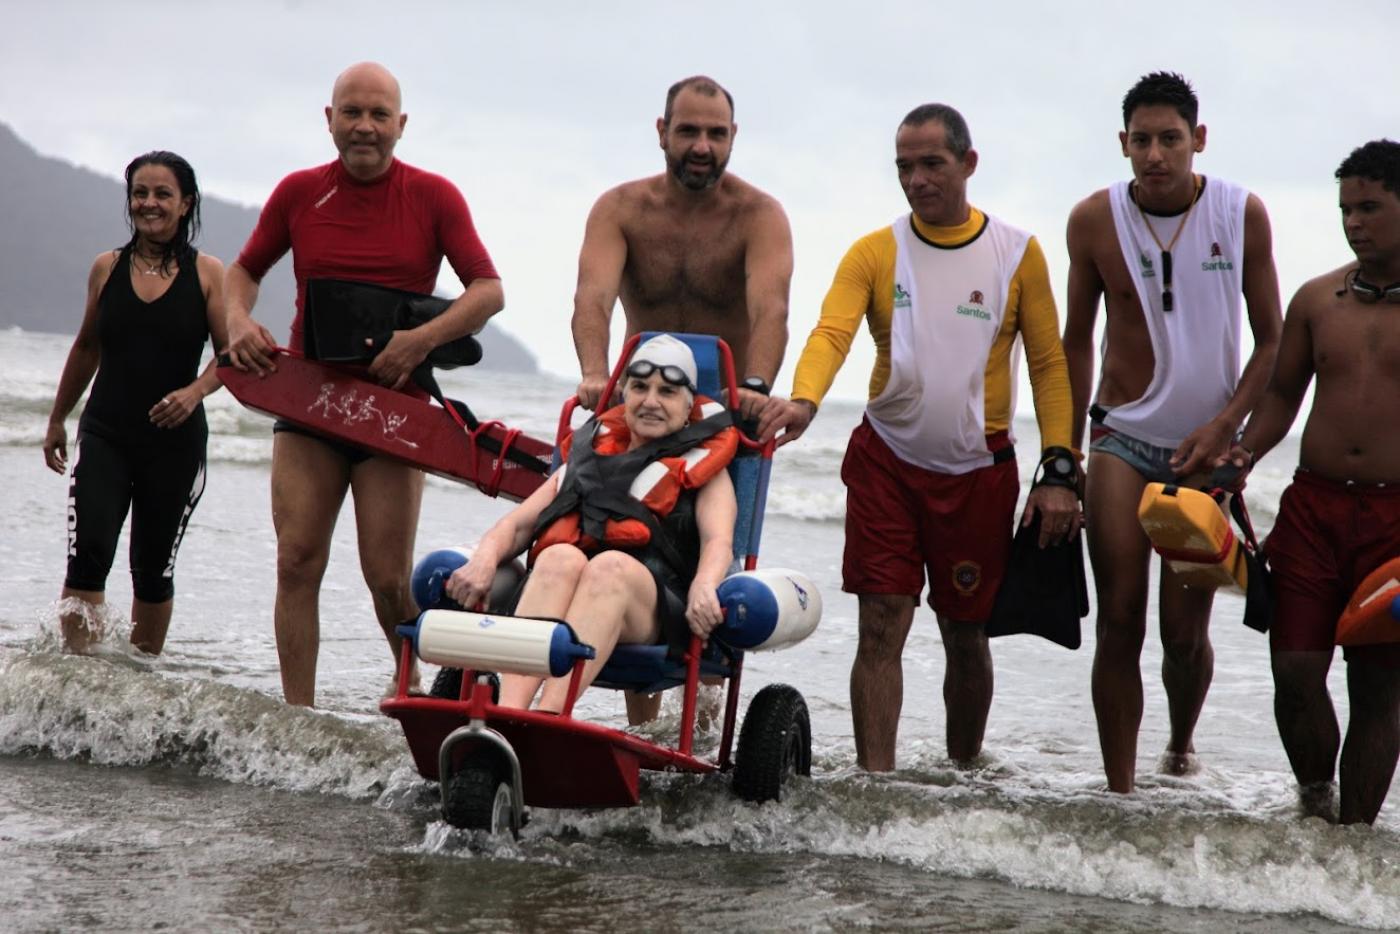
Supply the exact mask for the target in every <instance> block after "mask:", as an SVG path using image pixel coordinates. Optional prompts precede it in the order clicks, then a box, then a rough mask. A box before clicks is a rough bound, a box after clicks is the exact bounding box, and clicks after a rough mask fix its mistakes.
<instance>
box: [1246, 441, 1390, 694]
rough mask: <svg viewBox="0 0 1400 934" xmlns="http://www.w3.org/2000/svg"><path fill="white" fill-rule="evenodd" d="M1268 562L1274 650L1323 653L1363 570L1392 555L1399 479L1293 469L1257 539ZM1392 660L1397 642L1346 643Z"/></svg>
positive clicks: (1375, 658) (1371, 657)
mask: <svg viewBox="0 0 1400 934" xmlns="http://www.w3.org/2000/svg"><path fill="white" fill-rule="evenodd" d="M1264 552H1265V553H1266V554H1267V555H1268V557H1269V565H1270V567H1271V568H1272V569H1273V587H1274V619H1273V625H1272V626H1271V627H1270V632H1269V641H1270V645H1271V646H1272V648H1273V649H1274V651H1276V652H1330V651H1331V650H1332V647H1333V645H1334V644H1335V643H1336V635H1337V620H1338V619H1339V618H1340V617H1341V615H1342V611H1343V610H1344V609H1346V605H1347V601H1348V600H1349V599H1351V595H1352V593H1353V592H1355V590H1356V588H1357V586H1358V585H1359V584H1360V583H1361V581H1362V580H1363V579H1364V578H1365V577H1366V575H1367V574H1369V573H1371V572H1372V571H1374V570H1375V569H1376V568H1378V567H1380V566H1381V565H1382V564H1384V563H1385V562H1386V561H1389V560H1390V559H1391V558H1394V557H1396V556H1397V555H1400V484H1396V483H1390V484H1377V483H1369V484H1368V483H1348V482H1342V481H1339V480H1329V479H1327V478H1325V477H1320V476H1318V475H1317V474H1315V473H1312V472H1311V471H1308V470H1305V469H1303V468H1301V467H1300V468H1299V469H1298V471H1297V473H1295V474H1294V475H1293V482H1292V483H1291V484H1289V487H1288V489H1286V490H1284V491H1283V498H1282V500H1281V501H1280V502H1279V510H1278V521H1276V522H1275V523H1274V528H1273V531H1272V532H1270V533H1269V537H1268V540H1267V541H1265V542H1264ZM1345 654H1346V658H1347V660H1348V661H1359V660H1365V661H1368V662H1372V663H1383V664H1386V665H1388V666H1391V667H1396V666H1400V644H1391V645H1374V646H1356V647H1351V648H1347V649H1346V652H1345Z"/></svg>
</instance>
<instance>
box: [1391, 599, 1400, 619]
mask: <svg viewBox="0 0 1400 934" xmlns="http://www.w3.org/2000/svg"><path fill="white" fill-rule="evenodd" d="M1390 615H1391V617H1392V618H1393V619H1400V596H1397V597H1396V598H1395V599H1394V600H1391V601H1390Z"/></svg>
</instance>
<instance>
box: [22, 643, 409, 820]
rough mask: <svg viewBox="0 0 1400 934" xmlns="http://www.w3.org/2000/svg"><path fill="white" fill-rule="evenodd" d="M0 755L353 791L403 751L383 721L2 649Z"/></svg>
mask: <svg viewBox="0 0 1400 934" xmlns="http://www.w3.org/2000/svg"><path fill="white" fill-rule="evenodd" d="M0 666H2V667H0V754H5V755H15V754H18V753H22V752H45V753H48V754H50V755H53V756H57V757H59V758H65V759H73V758H78V759H85V760H89V761H92V762H97V763H100V764H103V765H124V766H142V765H150V764H157V763H180V764H184V765H188V766H193V767H194V768H196V769H198V770H199V771H200V772H201V773H203V774H206V775H209V776H212V777H215V778H220V779H224V780H227V781H233V782H243V783H250V784H258V785H268V786H272V787H276V788H282V789H287V790H292V791H317V792H322V793H327V794H337V795H344V796H348V797H354V798H364V797H369V796H374V795H378V794H379V793H380V792H381V791H382V790H383V786H384V783H385V782H386V781H387V780H388V779H389V778H390V776H391V775H392V774H393V772H394V770H395V769H396V768H398V767H400V766H402V765H403V764H404V763H405V759H406V756H407V753H406V750H405V747H404V746H403V742H402V740H401V739H400V738H399V737H398V736H397V735H396V733H395V731H394V730H393V729H392V728H391V727H392V725H391V724H389V723H387V721H378V720H375V721H373V722H372V723H371V724H365V723H356V722H353V721H351V720H349V719H347V718H345V717H338V716H334V715H331V714H327V713H321V712H317V711H313V710H308V709H305V708H297V707H289V706H287V705H286V704H284V703H283V702H282V701H281V700H277V699H274V698H271V697H268V696H267V695H265V694H261V693H258V692H256V691H251V690H247V689H243V688H237V687H233V686H230V685H226V684H222V683H219V682H216V681H211V680H207V679H206V680H183V679H179V678H172V677H166V676H163V675H161V674H159V673H157V672H154V671H151V670H147V669H146V668H145V667H144V666H139V665H132V664H120V663H115V662H114V661H113V660H112V659H110V658H107V659H104V658H90V657H81V656H73V655H61V654H56V653H52V652H16V653H6V657H4V659H3V662H0Z"/></svg>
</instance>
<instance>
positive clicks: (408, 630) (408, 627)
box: [394, 616, 423, 655]
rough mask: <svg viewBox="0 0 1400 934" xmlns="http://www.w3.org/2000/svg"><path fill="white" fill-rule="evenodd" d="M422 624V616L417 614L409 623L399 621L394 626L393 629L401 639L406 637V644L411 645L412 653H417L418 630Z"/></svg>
mask: <svg viewBox="0 0 1400 934" xmlns="http://www.w3.org/2000/svg"><path fill="white" fill-rule="evenodd" d="M422 625H423V617H422V616H419V617H418V618H417V619H415V620H414V621H413V622H411V623H399V624H398V625H397V626H395V627H394V631H395V632H397V633H398V634H399V637H400V638H402V639H407V640H408V644H409V645H411V646H413V654H414V655H417V654H418V630H419V627H421V626H422Z"/></svg>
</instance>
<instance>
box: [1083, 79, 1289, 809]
mask: <svg viewBox="0 0 1400 934" xmlns="http://www.w3.org/2000/svg"><path fill="white" fill-rule="evenodd" d="M1196 111H1197V102H1196V95H1195V93H1194V92H1193V91H1192V90H1191V86H1190V85H1189V84H1187V82H1186V81H1185V80H1184V79H1183V78H1181V76H1179V75H1174V74H1165V73H1157V74H1151V75H1148V76H1146V77H1145V78H1143V79H1142V80H1141V81H1139V82H1138V83H1137V84H1136V85H1135V86H1134V87H1133V88H1132V90H1130V91H1129V92H1128V94H1127V96H1126V97H1125V98H1124V99H1123V124H1124V131H1123V132H1122V133H1120V134H1118V138H1119V141H1120V143H1121V145H1122V147H1123V155H1124V156H1125V157H1127V158H1128V159H1129V160H1131V162H1132V168H1133V180H1132V181H1131V182H1119V183H1117V184H1115V185H1114V186H1112V187H1111V188H1106V189H1103V190H1101V191H1098V192H1095V193H1094V194H1092V195H1090V196H1089V197H1088V198H1085V199H1084V200H1083V201H1081V202H1080V203H1079V204H1078V205H1076V206H1075V208H1074V211H1073V212H1072V213H1071V214H1070V218H1069V230H1068V233H1067V240H1068V247H1069V254H1070V270H1069V289H1068V294H1067V299H1068V301H1067V310H1066V318H1065V333H1064V347H1065V356H1066V358H1067V359H1068V361H1069V373H1070V381H1071V384H1072V386H1073V390H1074V410H1075V429H1074V443H1075V446H1076V447H1078V446H1079V444H1080V442H1081V440H1082V438H1083V436H1084V412H1085V410H1086V409H1089V411H1090V414H1091V416H1092V417H1093V428H1092V432H1091V441H1092V444H1091V448H1090V455H1089V464H1088V486H1087V491H1086V498H1085V504H1084V505H1085V519H1086V523H1087V533H1088V536H1089V559H1090V561H1091V562H1092V565H1093V569H1094V584H1095V588H1096V589H1097V591H1098V614H1099V615H1098V642H1097V646H1096V648H1095V651H1094V671H1093V696H1094V713H1095V715H1096V716H1097V718H1098V726H1099V744H1100V746H1101V747H1102V749H1103V759H1104V770H1105V772H1106V773H1107V775H1108V787H1109V788H1110V789H1111V790H1113V791H1118V792H1130V791H1132V790H1133V786H1134V778H1135V766H1136V759H1137V733H1138V726H1139V724H1140V723H1141V721H1142V703H1143V701H1142V672H1141V669H1140V664H1139V658H1140V656H1141V654H1142V644H1143V639H1144V638H1145V636H1146V629H1147V599H1148V595H1147V581H1148V561H1149V558H1150V555H1151V548H1150V544H1149V542H1148V539H1147V536H1146V534H1145V533H1144V532H1143V531H1142V527H1141V526H1140V525H1139V523H1138V519H1137V506H1138V501H1139V500H1140V499H1141V497H1142V491H1143V488H1144V486H1145V485H1146V484H1148V483H1152V482H1164V483H1171V482H1183V483H1192V482H1195V483H1200V482H1204V481H1205V480H1207V479H1208V477H1207V474H1208V473H1209V471H1210V469H1211V468H1212V467H1213V466H1214V465H1215V464H1216V463H1217V462H1219V461H1221V460H1223V458H1224V455H1225V454H1226V453H1227V452H1228V451H1229V448H1230V444H1231V442H1232V440H1233V439H1234V437H1235V434H1236V432H1237V431H1238V430H1239V428H1240V426H1241V425H1242V424H1243V423H1244V419H1245V417H1246V416H1247V415H1248V414H1249V412H1250V410H1251V409H1252V408H1253V407H1254V404H1255V402H1256V401H1257V400H1258V399H1259V397H1260V395H1261V394H1262V393H1263V391H1264V385H1265V383H1266V382H1267V381H1268V379H1269V371H1270V369H1271V368H1272V366H1273V362H1274V354H1275V353H1276V351H1277V348H1278V339H1279V331H1280V329H1281V323H1280V318H1281V316H1280V313H1279V293H1278V278H1277V275H1276V273H1275V271H1274V261H1273V253H1272V234H1271V233H1270V229H1269V218H1268V215H1267V214H1266V213H1265V211H1264V205H1263V203H1262V202H1260V200H1259V199H1258V198H1257V197H1255V196H1254V195H1252V194H1249V193H1248V192H1247V191H1245V190H1244V189H1242V188H1239V187H1238V186H1235V185H1232V184H1230V183H1229V182H1224V181H1221V180H1220V179H1218V178H1213V177H1212V178H1205V177H1204V176H1200V175H1196V174H1195V173H1194V172H1193V171H1192V160H1193V159H1194V157H1195V154H1196V153H1198V152H1200V151H1201V150H1203V149H1204V148H1205V144H1206V128H1205V126H1203V125H1200V124H1198V123H1197V122H1196ZM1241 294H1243V297H1244V301H1245V304H1246V305H1247V306H1248V315H1249V327H1250V330H1251V332H1252V333H1253V335H1254V351H1253V353H1252V354H1251V355H1250V358H1249V362H1248V364H1247V365H1246V366H1245V368H1244V371H1243V373H1242V374H1241V372H1240V368H1239V358H1240V338H1241V333H1240V331H1241V327H1240V324H1241V322H1240V297H1241ZM1100 297H1102V298H1103V299H1104V306H1105V309H1106V311H1105V317H1106V332H1105V341H1104V347H1103V377H1102V380H1101V382H1100V384H1099V389H1098V395H1097V397H1096V398H1095V404H1094V406H1093V408H1092V409H1090V408H1089V401H1090V389H1091V386H1092V384H1093V378H1094V359H1093V353H1094V346H1093V344H1094V319H1095V317H1096V316H1097V314H1098V305H1099V298H1100ZM1213 596H1214V594H1213V592H1212V591H1210V590H1206V589H1202V588H1194V589H1191V588H1186V587H1183V586H1181V585H1180V584H1179V583H1177V582H1176V580H1175V575H1174V574H1173V573H1172V571H1171V570H1170V569H1169V568H1168V567H1167V566H1166V564H1165V562H1163V565H1162V585H1161V603H1160V615H1161V636H1162V650H1163V659H1162V681H1163V682H1164V683H1165V685H1166V690H1167V707H1168V711H1169V714H1170V718H1171V735H1170V738H1169V740H1168V742H1167V758H1166V759H1165V760H1164V766H1165V767H1166V768H1167V769H1168V770H1170V771H1173V772H1177V773H1181V772H1185V771H1187V770H1188V769H1189V768H1190V767H1191V755H1192V754H1193V753H1194V747H1193V745H1192V734H1193V733H1194V731H1195V727H1196V720H1197V719H1198V718H1199V716H1200V712H1201V706H1202V705H1203V704H1204V703H1205V697H1206V691H1207V689H1208V688H1209V687H1210V681H1211V674H1212V672H1213V670H1214V655H1213V652H1212V649H1211V645H1210V639H1209V636H1208V635H1207V631H1206V630H1207V626H1208V624H1209V622H1210V608H1211V600H1212V597H1213Z"/></svg>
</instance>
